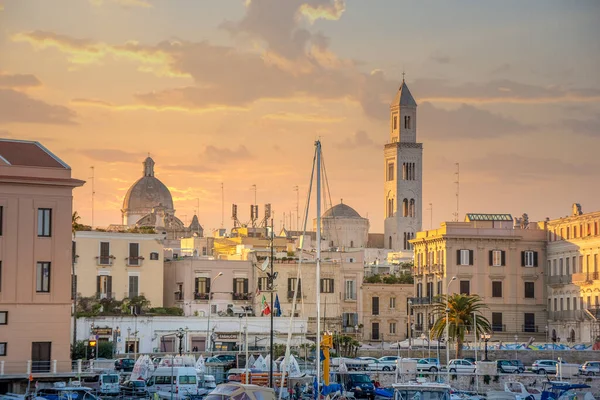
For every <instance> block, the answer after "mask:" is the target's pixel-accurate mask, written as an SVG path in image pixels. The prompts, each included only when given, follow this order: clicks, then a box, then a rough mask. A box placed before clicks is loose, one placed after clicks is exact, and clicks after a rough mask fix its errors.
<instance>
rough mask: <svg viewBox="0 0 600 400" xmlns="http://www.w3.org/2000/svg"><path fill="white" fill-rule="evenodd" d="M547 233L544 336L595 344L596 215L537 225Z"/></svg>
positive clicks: (599, 304) (599, 293)
mask: <svg viewBox="0 0 600 400" xmlns="http://www.w3.org/2000/svg"><path fill="white" fill-rule="evenodd" d="M540 225H541V227H544V226H545V228H546V230H547V240H548V259H547V262H546V275H547V284H548V300H547V302H548V303H547V307H548V311H549V313H548V317H549V318H548V321H549V322H548V337H549V340H553V341H560V342H571V343H573V342H587V343H590V342H592V343H593V342H595V341H596V340H597V338H598V337H600V322H599V321H598V319H599V318H600V300H599V298H600V260H599V259H600V212H599V211H596V212H592V213H587V214H584V213H583V212H582V211H581V206H580V205H579V204H573V210H572V213H571V215H570V216H568V217H564V218H559V219H555V220H551V221H547V222H546V223H543V224H540Z"/></svg>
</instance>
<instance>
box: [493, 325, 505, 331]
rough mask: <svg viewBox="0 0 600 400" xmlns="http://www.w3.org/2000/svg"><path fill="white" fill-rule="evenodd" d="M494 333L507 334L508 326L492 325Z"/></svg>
mask: <svg viewBox="0 0 600 400" xmlns="http://www.w3.org/2000/svg"><path fill="white" fill-rule="evenodd" d="M492 331H493V332H506V325H501V324H492Z"/></svg>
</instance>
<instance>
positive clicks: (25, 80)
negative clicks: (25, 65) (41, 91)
mask: <svg viewBox="0 0 600 400" xmlns="http://www.w3.org/2000/svg"><path fill="white" fill-rule="evenodd" d="M41 85H42V82H40V80H39V79H38V78H36V77H35V76H34V75H30V74H9V73H6V72H2V71H0V88H1V89H24V88H29V87H36V86H41Z"/></svg>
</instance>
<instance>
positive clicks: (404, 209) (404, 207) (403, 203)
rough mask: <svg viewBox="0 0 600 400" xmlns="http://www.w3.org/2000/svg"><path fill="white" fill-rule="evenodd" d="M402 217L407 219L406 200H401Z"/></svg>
mask: <svg viewBox="0 0 600 400" xmlns="http://www.w3.org/2000/svg"><path fill="white" fill-rule="evenodd" d="M402 216H403V217H408V199H404V200H402Z"/></svg>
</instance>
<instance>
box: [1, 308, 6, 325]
mask: <svg viewBox="0 0 600 400" xmlns="http://www.w3.org/2000/svg"><path fill="white" fill-rule="evenodd" d="M0 325H8V311H0Z"/></svg>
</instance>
